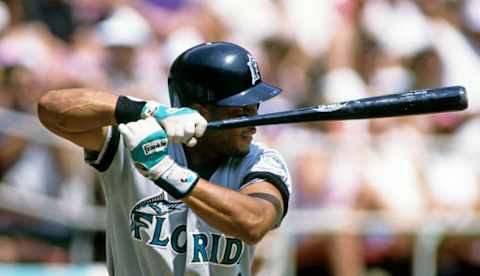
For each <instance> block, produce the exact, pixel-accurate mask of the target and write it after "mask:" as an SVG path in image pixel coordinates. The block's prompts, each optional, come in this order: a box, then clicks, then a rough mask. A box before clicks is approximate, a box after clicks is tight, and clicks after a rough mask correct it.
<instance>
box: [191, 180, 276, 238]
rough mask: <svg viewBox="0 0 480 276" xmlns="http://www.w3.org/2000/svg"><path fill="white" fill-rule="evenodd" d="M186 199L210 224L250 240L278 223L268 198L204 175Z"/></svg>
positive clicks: (261, 236)
mask: <svg viewBox="0 0 480 276" xmlns="http://www.w3.org/2000/svg"><path fill="white" fill-rule="evenodd" d="M183 201H184V202H185V203H187V205H188V206H189V207H190V208H191V209H192V210H193V211H194V212H195V213H196V214H197V215H198V216H200V217H201V218H202V219H203V220H205V221H206V222H207V223H208V224H209V225H210V226H212V227H215V228H216V229H218V230H220V231H222V232H223V233H225V234H227V235H232V236H234V237H236V238H239V239H241V240H243V241H245V242H247V243H257V242H259V241H260V240H261V239H262V238H263V236H264V235H265V234H266V233H267V232H268V231H269V230H270V229H271V228H272V225H273V224H274V217H273V216H271V215H270V214H271V212H269V210H270V209H271V208H273V207H272V205H271V204H270V203H268V202H267V201H264V200H261V199H258V198H254V197H250V196H248V195H246V194H242V193H240V192H237V191H233V190H230V189H226V188H224V187H221V186H218V185H215V184H212V183H209V182H208V181H205V180H203V179H200V180H199V183H198V184H197V185H196V187H195V188H194V189H193V190H192V192H191V193H190V194H189V195H188V196H186V197H185V198H183Z"/></svg>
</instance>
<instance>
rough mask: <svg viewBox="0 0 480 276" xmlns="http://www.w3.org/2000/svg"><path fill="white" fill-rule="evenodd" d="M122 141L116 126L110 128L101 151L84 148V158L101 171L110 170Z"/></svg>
mask: <svg viewBox="0 0 480 276" xmlns="http://www.w3.org/2000/svg"><path fill="white" fill-rule="evenodd" d="M119 142H120V132H119V131H118V128H117V127H116V126H111V127H109V128H108V132H107V136H106V138H105V142H104V144H103V147H102V150H101V151H100V152H98V151H93V150H87V149H85V150H84V159H85V162H86V163H87V164H89V165H90V166H92V167H93V168H95V169H96V170H97V171H99V172H104V171H106V170H108V168H109V167H110V165H111V164H112V161H113V159H114V157H115V154H116V152H117V149H118V144H119Z"/></svg>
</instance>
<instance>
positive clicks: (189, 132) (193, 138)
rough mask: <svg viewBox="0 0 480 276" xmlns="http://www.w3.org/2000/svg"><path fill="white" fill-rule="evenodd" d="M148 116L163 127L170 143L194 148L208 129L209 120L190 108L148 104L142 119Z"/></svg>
mask: <svg viewBox="0 0 480 276" xmlns="http://www.w3.org/2000/svg"><path fill="white" fill-rule="evenodd" d="M148 116H152V117H154V118H155V119H156V120H157V121H158V123H159V124H160V125H161V126H162V127H163V129H164V130H165V131H166V132H167V136H168V141H169V142H170V143H183V144H186V145H187V146H189V147H193V146H195V145H196V144H197V142H198V141H197V139H198V138H200V137H202V136H203V134H204V133H205V130H206V129H207V120H205V118H203V117H202V115H200V113H198V112H197V111H196V110H194V109H191V108H188V107H182V108H173V107H167V106H163V105H160V104H158V103H155V102H147V104H146V105H145V107H144V109H143V111H142V117H143V118H146V117H148Z"/></svg>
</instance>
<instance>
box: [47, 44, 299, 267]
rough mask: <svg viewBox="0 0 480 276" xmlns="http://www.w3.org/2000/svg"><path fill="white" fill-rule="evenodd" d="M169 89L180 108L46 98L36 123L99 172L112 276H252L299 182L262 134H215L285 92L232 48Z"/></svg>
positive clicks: (69, 94) (110, 98)
mask: <svg viewBox="0 0 480 276" xmlns="http://www.w3.org/2000/svg"><path fill="white" fill-rule="evenodd" d="M168 85H169V93H170V99H171V102H172V107H166V106H162V105H160V104H158V103H156V102H152V101H143V100H140V99H132V98H129V97H126V96H119V97H117V96H114V95H112V94H109V93H102V92H98V91H91V90H86V89H67V90H59V91H50V92H48V93H47V94H46V95H45V96H43V97H42V98H41V99H40V102H39V104H38V114H39V118H40V121H41V122H42V123H43V124H44V125H45V127H47V128H48V129H49V130H50V131H52V132H53V133H55V134H57V135H59V136H61V137H63V138H65V139H68V140H70V141H72V142H74V143H76V144H77V145H79V146H81V147H83V148H84V149H85V160H86V162H87V163H88V164H90V165H91V166H93V167H94V168H95V169H97V170H98V171H99V172H100V176H101V183H102V188H103V190H104V194H105V198H106V205H107V226H106V228H107V229H106V233H107V267H108V271H109V273H110V275H129V276H131V275H235V276H237V275H242V276H245V275H250V269H251V265H252V262H253V258H254V250H255V244H256V243H257V242H258V241H260V240H261V239H262V237H263V236H264V235H265V234H266V233H267V232H268V231H269V230H271V229H273V228H275V227H277V226H278V225H279V224H280V221H281V220H282V218H283V217H284V216H285V214H286V212H287V207H288V199H289V194H290V191H291V183H290V176H289V173H288V170H287V167H286V165H285V162H284V161H283V159H282V157H281V156H280V155H279V154H278V152H276V151H275V150H273V149H270V148H267V147H265V146H263V145H261V144H259V143H257V142H255V141H253V140H252V136H253V135H254V133H255V128H253V127H244V128H237V129H231V130H224V131H209V132H205V129H206V126H207V120H220V119H226V118H232V117H238V116H249V115H254V114H256V113H257V108H258V106H259V103H260V102H262V101H265V100H268V99H269V98H271V97H273V96H275V95H277V94H278V93H280V91H281V89H279V88H276V87H274V86H271V85H269V84H267V83H265V82H263V81H262V80H261V77H260V72H259V68H258V65H257V63H256V61H255V59H254V58H253V57H252V55H251V54H250V53H248V52H247V51H246V50H245V49H243V48H241V47H240V46H238V45H235V44H231V43H224V42H215V43H205V44H201V45H198V46H196V47H193V48H191V49H189V50H187V51H185V52H184V53H182V54H181V55H180V56H179V57H177V59H176V60H175V61H174V63H173V65H172V66H171V68H170V75H169V80H168Z"/></svg>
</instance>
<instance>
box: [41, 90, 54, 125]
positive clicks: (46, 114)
mask: <svg viewBox="0 0 480 276" xmlns="http://www.w3.org/2000/svg"><path fill="white" fill-rule="evenodd" d="M55 98H56V95H55V91H49V92H47V93H46V94H45V95H43V96H42V97H41V98H40V100H39V101H38V103H37V114H38V119H39V120H40V122H41V123H42V124H43V125H44V126H47V127H48V126H50V125H52V124H53V122H54V120H53V119H54V116H53V114H55V111H56V110H58V107H57V105H56V103H55Z"/></svg>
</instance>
